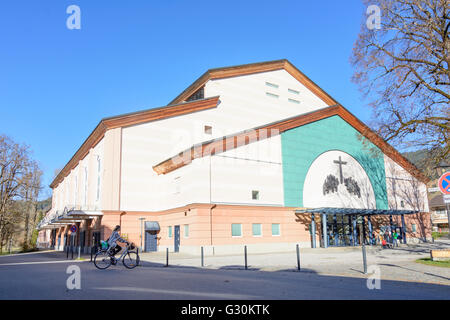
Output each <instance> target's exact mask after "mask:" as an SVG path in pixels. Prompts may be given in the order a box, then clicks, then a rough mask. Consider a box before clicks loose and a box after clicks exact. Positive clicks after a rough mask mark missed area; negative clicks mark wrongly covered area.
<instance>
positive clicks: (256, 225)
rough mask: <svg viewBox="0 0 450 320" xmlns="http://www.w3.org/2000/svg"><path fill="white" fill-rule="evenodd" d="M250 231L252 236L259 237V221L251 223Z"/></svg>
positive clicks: (260, 234) (260, 233) (260, 232)
mask: <svg viewBox="0 0 450 320" xmlns="http://www.w3.org/2000/svg"><path fill="white" fill-rule="evenodd" d="M252 233H253V236H254V237H261V236H262V231H261V223H254V224H252Z"/></svg>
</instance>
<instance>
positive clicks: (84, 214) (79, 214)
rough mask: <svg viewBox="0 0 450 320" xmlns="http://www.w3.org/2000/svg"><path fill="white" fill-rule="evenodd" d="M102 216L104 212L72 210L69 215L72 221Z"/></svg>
mask: <svg viewBox="0 0 450 320" xmlns="http://www.w3.org/2000/svg"><path fill="white" fill-rule="evenodd" d="M100 216H103V212H101V211H91V210H72V211H69V212H68V213H67V217H71V218H72V219H73V218H76V219H93V218H96V217H100Z"/></svg>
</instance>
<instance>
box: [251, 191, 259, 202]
mask: <svg viewBox="0 0 450 320" xmlns="http://www.w3.org/2000/svg"><path fill="white" fill-rule="evenodd" d="M252 200H259V191H258V190H253V191H252Z"/></svg>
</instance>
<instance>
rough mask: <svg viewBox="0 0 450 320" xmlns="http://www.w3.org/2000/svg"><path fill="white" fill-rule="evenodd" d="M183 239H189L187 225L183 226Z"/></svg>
mask: <svg viewBox="0 0 450 320" xmlns="http://www.w3.org/2000/svg"><path fill="white" fill-rule="evenodd" d="M184 237H185V238H187V237H189V225H188V224H185V225H184Z"/></svg>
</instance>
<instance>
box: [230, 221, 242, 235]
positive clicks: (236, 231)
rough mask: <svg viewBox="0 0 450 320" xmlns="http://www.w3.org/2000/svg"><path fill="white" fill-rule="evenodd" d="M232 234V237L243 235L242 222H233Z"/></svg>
mask: <svg viewBox="0 0 450 320" xmlns="http://www.w3.org/2000/svg"><path fill="white" fill-rule="evenodd" d="M231 236H232V237H242V224H240V223H232V224H231Z"/></svg>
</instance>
